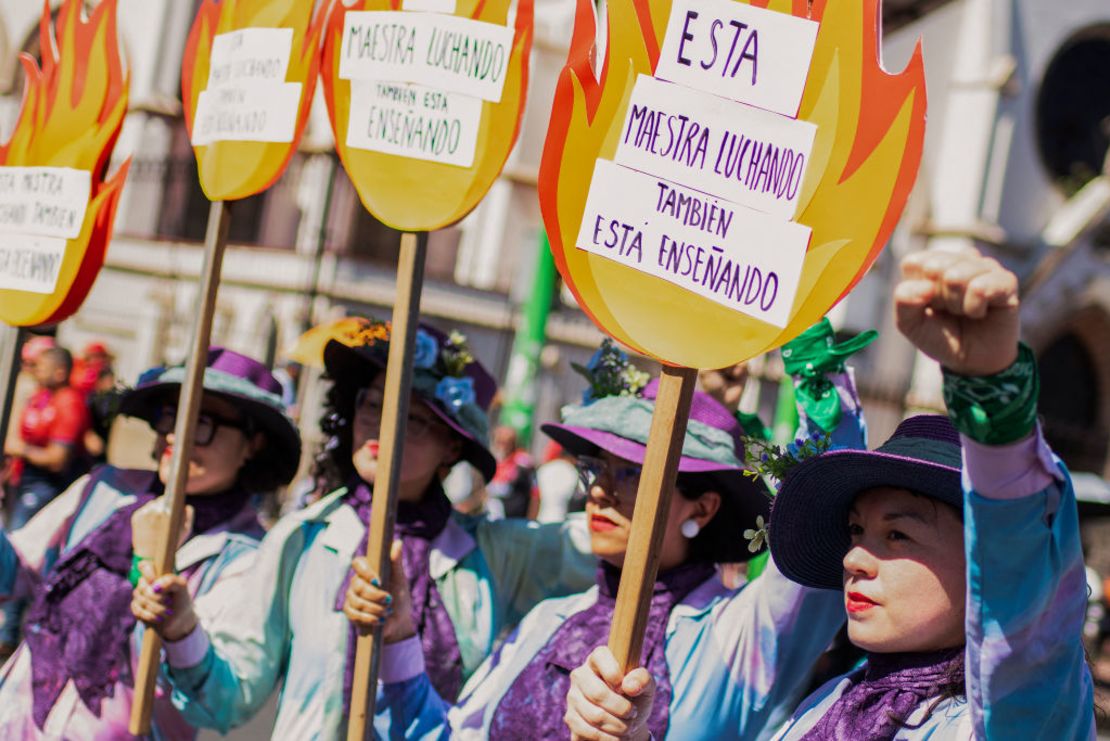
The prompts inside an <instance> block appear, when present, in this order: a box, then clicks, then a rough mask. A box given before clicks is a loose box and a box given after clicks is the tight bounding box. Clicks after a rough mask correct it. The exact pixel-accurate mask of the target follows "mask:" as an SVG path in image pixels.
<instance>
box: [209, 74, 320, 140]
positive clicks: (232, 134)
mask: <svg viewBox="0 0 1110 741" xmlns="http://www.w3.org/2000/svg"><path fill="white" fill-rule="evenodd" d="M300 104H301V83H299V82H282V83H279V84H277V85H223V86H221V87H218V88H216V89H214V90H203V91H201V94H200V97H199V98H198V99H197V109H196V112H195V114H194V116H193V141H192V143H193V146H195V147H203V146H207V145H209V144H212V143H213V142H218V141H251V142H291V141H293V135H294V134H295V133H296V131H297V112H298V110H299V109H300Z"/></svg>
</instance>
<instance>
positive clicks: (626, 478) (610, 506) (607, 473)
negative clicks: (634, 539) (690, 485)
mask: <svg viewBox="0 0 1110 741" xmlns="http://www.w3.org/2000/svg"><path fill="white" fill-rule="evenodd" d="M576 465H577V467H578V471H579V479H580V486H582V487H583V488H584V489H585V490H586V495H587V498H586V518H587V523H588V525H589V528H590V550H592V551H593V553H594V555H595V556H597V557H599V558H602V559H605V560H606V561H608V562H609V563H611V564H613V565H614V566H618V567H621V566H623V565H624V556H625V553H626V552H627V550H628V541H629V536H630V535H631V533H632V514H633V511H634V510H635V509H636V494H637V489H638V487H639V485H640V473H641V470H640V466H639V465H637V464H635V463H632V462H631V461H627V460H625V459H623V458H618V457H617V456H615V455H613V454H612V453H609V452H608V451H601V452H600V453H599V454H598V455H597V456H596V457H592V456H579V457H578V459H577V462H576ZM719 507H720V495H719V494H717V493H716V492H707V493H705V494H702V496H701V498H700V499H698V500H689V499H686V498H685V497H683V496H682V495H681V494H679V493H678V492H677V491H675V492H674V493H673V494H672V495H671V505H670V514H669V516H668V518H667V524H666V527H665V529H664V531H663V542H662V544H661V548H660V560H659V567H660V569H664V570H665V569H668V568H673V567H675V566H678V565H679V564H681V563H683V562H684V561H685V560H686V557H687V554H688V553H689V541H688V539H687V538H686V537H685V536H684V535H683V534H682V523H683V522H685V521H686V520H688V519H691V518H693V519H695V520H697V521H698V524H699V526H702V527H704V525H705V524H706V523H708V522H709V521H710V520H712V519H713V516H714V515H715V514H716V513H717V509H718V508H719Z"/></svg>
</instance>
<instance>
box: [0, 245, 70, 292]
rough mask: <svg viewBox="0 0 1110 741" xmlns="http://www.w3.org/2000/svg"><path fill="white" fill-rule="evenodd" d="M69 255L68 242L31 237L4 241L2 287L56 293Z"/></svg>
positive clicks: (0, 256)
mask: <svg viewBox="0 0 1110 741" xmlns="http://www.w3.org/2000/svg"><path fill="white" fill-rule="evenodd" d="M65 254H66V241H65V240H64V239H60V238H55V237H35V236H32V235H29V234H12V235H6V236H5V237H4V238H3V239H0V288H3V289H7V290H11V291H28V292H30V293H54V288H55V286H57V285H58V273H59V272H60V271H61V269H62V258H64V257H65Z"/></svg>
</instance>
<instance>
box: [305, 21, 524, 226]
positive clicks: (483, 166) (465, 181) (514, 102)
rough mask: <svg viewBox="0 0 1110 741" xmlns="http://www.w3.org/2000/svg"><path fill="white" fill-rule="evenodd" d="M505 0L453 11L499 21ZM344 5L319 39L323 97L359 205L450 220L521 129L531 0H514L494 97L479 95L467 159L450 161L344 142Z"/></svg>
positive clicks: (426, 222)
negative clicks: (508, 48)
mask: <svg viewBox="0 0 1110 741" xmlns="http://www.w3.org/2000/svg"><path fill="white" fill-rule="evenodd" d="M511 4H512V3H511V1H510V0H458V7H457V10H456V15H458V16H461V17H464V18H470V19H471V20H476V21H485V22H487V23H496V24H498V25H506V24H507V22H508V14H509V7H510V5H511ZM400 6H401V3H400V0H360V2H356V3H354V6H353V7H351V8H349V9H350V10H395V11H400ZM347 10H348V8H345V7H344V6H343V4H342V3H336V5H335V9H334V10H333V11H332V16H331V21H330V22H329V24H328V38H327V40H326V41H325V43H324V66H323V71H322V75H323V79H324V82H323V84H324V97H325V99H326V100H327V103H328V113H329V114H330V116H331V125H332V130H333V131H334V132H335V148H336V151H338V152H339V158H340V159H341V160H342V161H343V167H344V168H345V169H346V170H347V174H348V176H349V177H350V178H351V182H353V183H354V186H355V190H357V191H358V195H359V198H360V199H361V200H362V204H363V206H365V207H366V209H367V210H368V211H369V212H370V213H372V214H373V215H374V216H375V217H376V218H378V219H379V220H381V221H382V222H384V223H386V224H388V225H389V226H391V227H393V228H395V229H400V230H401V231H410V232H412V231H430V230H432V229H440V228H442V227H445V226H449V225H450V224H453V223H455V222H456V221H458V220H459V219H461V218H463V217H464V216H466V215H467V214H468V213H470V211H471V210H472V209H473V208H474V207H475V206H477V205H478V202H479V201H481V200H482V198H483V197H485V195H486V193H487V192H488V191H489V188H490V186H491V185H493V181H494V180H496V179H497V177H498V175H500V174H501V169H502V168H503V167H504V166H505V160H507V159H508V157H509V153H510V152H511V151H512V148H513V144H514V143H515V142H516V138H517V135H518V134H519V133H520V120H521V116H522V115H523V113H524V102H525V98H526V96H527V91H528V63H529V57H530V56H531V51H532V0H519V2H518V3H517V6H516V25H515V33H514V36H513V50H512V54H511V56H510V58H509V62H508V65H507V72H506V76H505V87H504V89H503V92H502V94H501V100H500V102H498V103H492V102H490V101H482V122H481V125H480V127H479V130H478V141H477V145H476V147H475V150H474V164H473V165H472V166H470V167H456V166H453V165H446V164H442V163H439V162H429V161H426V160H420V159H414V158H410V157H401V156H397V155H392V154H384V153H381V152H371V151H368V150H365V149H354V148H351V147H348V146H347V128H348V127H347V124H348V121H349V119H350V110H351V81H350V80H343V79H340V77H339V59H340V47H341V45H342V40H343V19H344V16H345V15H346V12H347Z"/></svg>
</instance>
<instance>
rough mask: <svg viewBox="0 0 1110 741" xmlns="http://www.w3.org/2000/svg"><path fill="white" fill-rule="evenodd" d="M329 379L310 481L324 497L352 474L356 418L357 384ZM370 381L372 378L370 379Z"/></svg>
mask: <svg viewBox="0 0 1110 741" xmlns="http://www.w3.org/2000/svg"><path fill="white" fill-rule="evenodd" d="M326 380H331V381H332V385H331V388H330V389H328V393H327V395H326V396H325V397H324V411H323V413H322V414H321V416H320V431H321V432H322V433H323V434H324V443H323V445H322V446H321V447H320V450H319V452H317V453H316V456H315V458H314V459H313V462H312V478H313V480H314V481H315V482H316V487H317V490H318V491H319V492H320V493H322V494H326V493H327V492H330V491H335V490H336V489H338V488H339V487H341V486H345V485H346V484H347V482H348V481H350V480H351V477H352V476H354V474H355V469H354V465H353V464H352V463H351V455H352V453H353V452H354V451H353V450H352V449H351V445H352V432H351V426H352V425H353V423H354V417H355V396H357V395H358V389H357V388H356V385H355V384H354V383H352V382H351V381H349V380H346V379H341V378H326ZM371 380H373V379H371Z"/></svg>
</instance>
